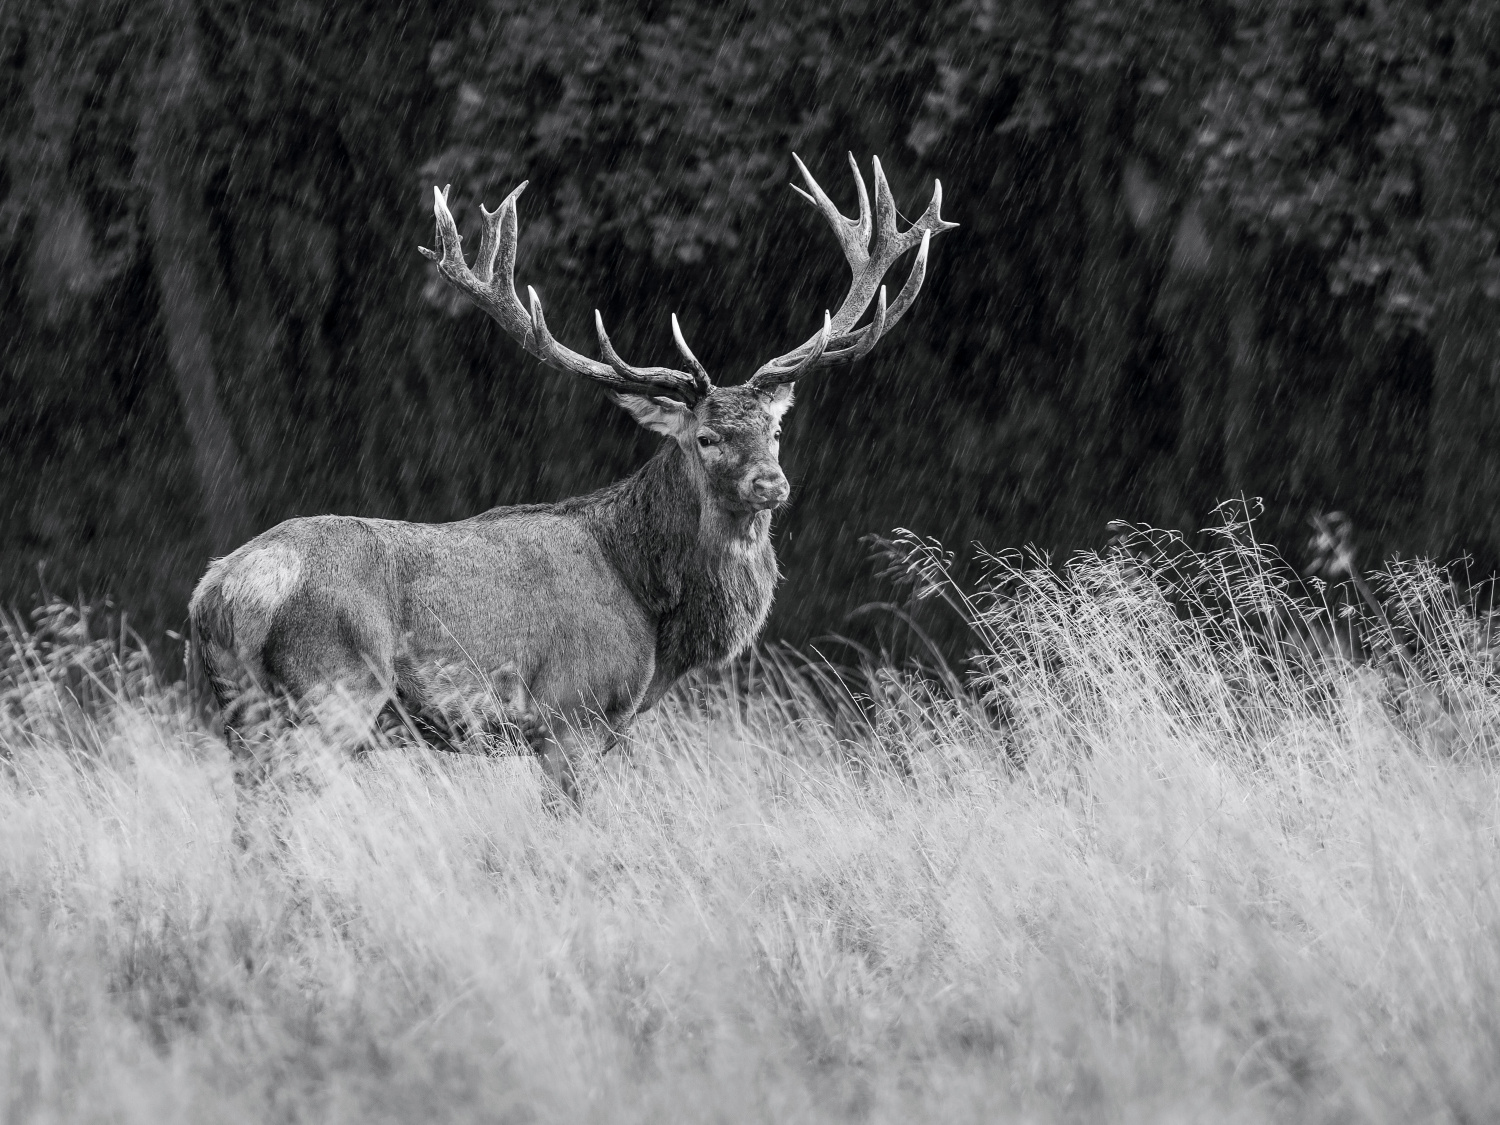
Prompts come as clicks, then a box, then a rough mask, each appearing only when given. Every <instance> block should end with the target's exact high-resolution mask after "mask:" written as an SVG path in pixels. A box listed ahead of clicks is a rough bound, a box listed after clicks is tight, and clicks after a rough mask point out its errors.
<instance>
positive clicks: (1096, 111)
mask: <svg viewBox="0 0 1500 1125" xmlns="http://www.w3.org/2000/svg"><path fill="white" fill-rule="evenodd" d="M1123 86H1124V76H1123V75H1122V74H1120V73H1118V72H1115V71H1109V72H1106V73H1104V74H1102V75H1100V76H1099V77H1098V79H1097V81H1096V82H1095V83H1093V85H1092V88H1091V89H1090V90H1089V93H1088V97H1087V101H1086V103H1085V104H1084V106H1083V107H1082V121H1081V123H1080V124H1081V142H1082V143H1081V146H1080V148H1081V151H1080V153H1079V170H1078V177H1079V194H1080V203H1081V205H1082V210H1083V216H1082V217H1083V221H1084V229H1085V238H1086V244H1085V247H1084V253H1083V261H1082V268H1081V270H1080V274H1079V281H1078V284H1079V294H1078V303H1077V308H1078V314H1077V317H1076V319H1075V331H1077V332H1078V333H1079V335H1080V336H1081V343H1082V356H1081V359H1082V364H1081V366H1082V370H1081V371H1080V372H1079V374H1078V377H1077V380H1076V382H1075V384H1074V396H1073V398H1074V402H1075V403H1076V406H1077V409H1078V411H1079V419H1078V420H1079V422H1080V423H1081V425H1080V427H1079V430H1080V432H1079V433H1078V435H1077V437H1076V439H1075V446H1074V448H1075V463H1074V468H1073V474H1072V480H1071V481H1070V482H1069V485H1070V487H1069V492H1070V494H1071V497H1072V499H1071V502H1070V503H1069V505H1068V508H1069V510H1070V511H1071V512H1073V513H1074V514H1075V519H1079V520H1081V521H1082V526H1080V527H1079V528H1078V529H1077V530H1078V531H1080V532H1083V533H1085V534H1087V532H1089V531H1097V530H1099V529H1100V527H1101V526H1102V521H1103V520H1105V519H1107V518H1109V516H1110V515H1112V514H1113V511H1112V509H1113V507H1114V506H1115V505H1117V504H1119V503H1120V502H1121V499H1122V498H1121V496H1120V495H1119V484H1120V481H1119V479H1118V478H1119V477H1120V466H1119V458H1118V457H1117V456H1115V455H1114V450H1113V448H1112V447H1113V445H1114V444H1115V442H1116V440H1117V438H1118V436H1119V430H1118V428H1119V426H1120V424H1121V418H1120V416H1119V410H1120V408H1121V405H1122V392H1123V390H1124V380H1125V366H1126V363H1127V362H1128V360H1129V358H1130V349H1131V335H1130V294H1129V286H1128V280H1129V272H1130V257H1129V255H1130V240H1131V231H1130V227H1129V223H1128V221H1127V219H1126V217H1125V214H1124V211H1123V207H1122V205H1121V199H1120V190H1121V179H1120V169H1121V165H1122V163H1123V161H1122V156H1123V151H1122V149H1123V146H1122V144H1121V140H1120V131H1119V128H1118V125H1119V120H1118V119H1119V110H1120V96H1121V91H1122V89H1123Z"/></svg>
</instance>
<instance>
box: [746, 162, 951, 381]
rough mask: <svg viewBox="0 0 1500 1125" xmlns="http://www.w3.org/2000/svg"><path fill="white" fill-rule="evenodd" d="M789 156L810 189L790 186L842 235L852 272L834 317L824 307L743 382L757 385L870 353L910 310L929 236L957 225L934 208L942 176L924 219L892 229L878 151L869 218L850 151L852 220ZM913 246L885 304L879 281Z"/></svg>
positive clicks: (862, 181) (892, 214) (923, 272)
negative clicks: (818, 319)
mask: <svg viewBox="0 0 1500 1125" xmlns="http://www.w3.org/2000/svg"><path fill="white" fill-rule="evenodd" d="M792 159H793V160H795V161H796V162H797V170H798V171H800V172H801V173H802V178H803V180H804V181H806V183H807V186H808V189H809V190H808V191H803V190H802V189H801V188H799V187H798V186H797V185H796V184H793V185H792V190H793V191H795V192H796V193H797V194H798V195H800V196H802V198H803V199H806V200H807V201H808V202H809V203H811V204H812V205H813V206H814V207H816V208H817V209H818V210H819V211H820V212H822V214H823V218H825V219H827V220H828V225H829V226H830V227H832V228H833V233H834V237H835V238H837V239H838V240H839V246H840V247H841V248H842V249H843V251H844V257H845V259H847V260H848V262H849V269H850V270H851V271H852V273H853V275H854V276H853V279H852V280H851V281H850V283H849V294H848V296H846V297H845V298H844V303H843V304H842V305H840V306H839V311H838V312H836V313H834V314H833V315H832V316H831V317H830V316H829V315H828V314H827V313H824V314H823V327H822V328H821V329H820V330H819V331H818V333H817V334H816V335H815V336H813V337H812V338H811V339H809V340H807V341H805V342H804V343H802V344H800V345H798V346H797V347H795V348H793V349H792V350H791V351H789V352H787V353H786V354H785V355H780V356H777V357H776V358H775V359H773V360H769V361H768V362H766V363H764V364H762V365H761V367H760V369H759V370H758V371H756V373H755V374H754V375H752V376H750V379H749V381H748V383H747V385H748V386H752V387H756V388H762V387H774V386H776V385H777V384H779V383H790V382H793V381H795V380H796V379H797V378H799V377H800V376H803V375H809V374H811V373H812V372H814V371H820V370H825V369H827V368H830V367H842V366H845V365H846V364H850V363H853V362H854V361H855V360H857V359H863V358H864V357H865V356H866V355H868V354H869V353H870V349H871V348H873V347H874V346H875V343H876V341H878V340H879V339H880V337H882V336H884V335H885V334H886V333H887V332H889V331H890V330H891V329H892V328H893V327H895V324H896V322H897V321H898V320H900V319H901V318H902V316H904V315H905V314H906V310H907V309H909V308H911V305H912V302H913V301H915V300H916V299H917V293H918V291H919V290H921V288H922V281H923V279H924V278H925V277H926V275H927V247H928V243H929V242H931V240H932V236H933V235H936V234H942V233H943V232H944V231H945V230H952V229H953V228H954V227H956V226H958V224H957V223H950V222H946V221H944V219H943V217H942V216H941V215H940V214H938V212H939V210H940V209H941V208H942V205H943V185H942V182H941V181H938V180H934V181H933V185H932V202H931V203H929V204H928V205H927V210H926V211H924V212H922V217H921V218H920V219H918V220H917V221H916V222H915V223H913V224H912V225H911V226H910V227H908V228H907V229H906V230H904V231H898V230H897V229H896V201H895V200H894V199H893V198H892V197H891V187H890V185H889V184H888V183H886V181H885V172H884V170H883V169H882V168H881V167H880V158H879V157H878V156H877V157H875V158H874V165H875V215H874V222H873V223H872V222H871V216H870V196H869V193H868V192H867V191H866V190H865V178H864V177H863V176H862V175H860V171H859V164H858V163H857V162H856V161H855V159H854V154H853V153H852V152H851V153H850V154H849V167H850V168H852V169H854V186H855V189H856V190H857V191H858V192H859V218H857V219H850V218H847V217H846V216H844V215H842V214H840V213H839V209H838V208H837V207H835V206H834V205H833V200H831V199H829V198H828V194H827V193H826V192H825V191H824V190H823V189H822V188H821V187H819V186H818V181H817V180H815V179H813V177H812V173H811V172H809V171H808V170H807V165H805V164H803V163H802V160H801V159H800V158H799V157H798V156H797V154H796V153H793V154H792ZM872 235H873V240H872ZM913 246H918V247H919V249H918V250H917V257H916V261H915V262H913V263H912V267H911V274H910V275H909V276H908V277H907V279H906V284H905V285H903V286H902V287H901V292H900V293H899V294H898V295H897V297H896V303H895V304H893V305H891V306H890V307H889V308H887V306H886V298H885V286H884V285H882V284H881V283H880V282H881V279H882V278H883V277H884V276H885V272H886V270H888V269H890V268H891V266H892V265H893V264H894V263H895V261H896V259H897V258H899V257H900V256H901V255H902V254H904V253H906V252H907V251H908V250H910V249H911V248H912V247H913ZM877 290H878V299H877ZM872 299H873V300H875V302H876V303H875V315H874V318H873V319H872V320H871V321H870V323H869V324H867V325H865V326H864V327H863V328H859V329H855V327H854V325H855V324H856V323H857V322H858V320H859V318H860V317H861V316H863V315H864V311H865V309H867V308H869V307H870V301H871V300H872Z"/></svg>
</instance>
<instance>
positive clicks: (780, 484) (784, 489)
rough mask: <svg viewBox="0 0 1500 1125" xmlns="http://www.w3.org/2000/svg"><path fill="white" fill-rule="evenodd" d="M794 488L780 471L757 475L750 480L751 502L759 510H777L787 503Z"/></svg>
mask: <svg viewBox="0 0 1500 1125" xmlns="http://www.w3.org/2000/svg"><path fill="white" fill-rule="evenodd" d="M791 492H792V486H791V485H789V484H788V483H787V480H786V474H785V473H783V472H782V471H781V470H780V469H776V470H774V471H771V472H762V473H757V474H756V475H755V476H754V477H753V478H751V480H750V497H749V498H750V500H751V501H752V502H753V503H754V504H755V506H756V507H757V508H775V507H778V506H779V505H781V504H783V503H785V502H786V498H787V497H788V496H790V495H791Z"/></svg>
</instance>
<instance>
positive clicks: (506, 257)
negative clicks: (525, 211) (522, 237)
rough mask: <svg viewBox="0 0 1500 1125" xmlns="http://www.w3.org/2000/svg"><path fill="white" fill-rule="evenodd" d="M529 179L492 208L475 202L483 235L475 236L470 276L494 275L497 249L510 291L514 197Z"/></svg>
mask: <svg viewBox="0 0 1500 1125" xmlns="http://www.w3.org/2000/svg"><path fill="white" fill-rule="evenodd" d="M530 182H531V181H530V180H522V181H521V182H520V184H518V185H517V186H516V188H515V190H514V191H512V192H511V193H510V194H509V195H507V196H506V197H505V198H504V199H502V200H501V201H500V206H499V207H496V208H495V209H494V210H493V211H486V210H485V207H484V204H483V203H481V204H480V205H479V214H480V215H481V216H483V218H484V235H483V236H482V237H481V238H480V240H479V256H478V257H477V258H475V259H474V276H475V277H477V278H479V280H480V281H483V282H486V283H488V282H489V280H490V279H491V278H492V277H493V276H494V272H495V256H496V254H497V253H498V254H499V256H500V276H501V277H504V278H506V279H508V280H509V281H510V283H511V291H512V292H514V291H515V276H516V235H517V228H518V225H519V224H518V223H517V221H516V200H517V199H519V198H520V197H521V193H522V192H523V191H525V190H526V185H527V184H529V183H530Z"/></svg>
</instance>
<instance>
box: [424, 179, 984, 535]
mask: <svg viewBox="0 0 1500 1125" xmlns="http://www.w3.org/2000/svg"><path fill="white" fill-rule="evenodd" d="M792 159H793V160H794V161H796V164H797V168H798V170H799V171H800V172H801V173H802V178H803V180H804V181H805V182H806V184H807V188H808V190H807V191H803V190H802V189H801V188H798V187H796V185H793V190H794V191H796V192H797V193H798V194H799V195H801V196H802V197H803V198H804V199H806V200H808V202H810V203H812V204H813V206H815V207H816V208H817V209H818V211H819V212H820V213H821V214H822V215H823V217H824V218H825V219H826V220H827V221H828V224H829V226H830V227H831V228H832V229H833V232H834V236H835V237H836V238H837V239H838V242H839V246H840V247H841V248H842V250H843V251H844V257H845V258H846V259H847V261H848V263H849V268H850V270H851V272H852V275H853V277H852V280H851V282H850V286H849V292H848V294H847V296H845V298H844V301H843V303H842V304H841V305H840V306H839V309H838V312H836V313H828V312H824V314H823V326H822V327H821V328H820V329H819V330H818V331H817V332H816V333H814V334H813V335H812V337H810V338H809V339H808V340H806V341H804V342H803V343H802V344H800V345H798V346H797V347H795V348H793V349H792V350H791V351H789V352H787V353H786V354H784V355H781V356H777V357H776V358H775V359H772V360H769V361H768V362H766V363H765V364H763V365H761V367H760V368H759V369H758V370H757V371H756V372H755V373H754V374H753V375H751V376H750V378H749V379H748V380H746V381H745V382H744V383H741V384H739V385H737V386H723V387H719V386H715V385H714V384H713V382H712V381H711V380H710V379H709V377H708V372H707V371H706V370H705V369H704V367H703V365H702V364H701V363H699V362H698V359H697V357H695V356H694V355H693V352H692V350H691V349H690V348H689V347H688V345H687V341H686V340H684V339H683V336H682V329H681V326H680V325H679V324H678V323H677V316H676V314H675V313H674V314H673V315H672V338H673V340H674V341H675V342H676V344H677V350H678V351H679V352H680V353H681V355H682V358H683V360H684V362H685V364H686V366H687V368H688V370H686V371H680V370H677V369H675V368H669V367H632V366H631V365H630V364H628V363H626V362H625V361H624V360H623V359H621V358H620V356H619V355H618V353H616V351H615V349H614V347H613V345H612V344H611V343H610V340H609V336H608V334H607V333H606V332H605V331H604V321H603V319H602V318H601V317H600V315H599V312H598V310H597V309H596V310H595V311H594V327H595V330H596V332H597V334H598V338H599V352H600V354H601V355H602V356H603V357H604V358H603V360H602V361H601V360H594V359H589V358H587V357H586V356H583V355H580V354H579V353H577V352H575V351H572V350H571V349H569V348H567V347H564V346H563V345H562V344H559V343H558V342H557V341H556V340H555V339H554V338H553V336H552V334H551V333H550V332H549V331H548V330H547V321H546V318H545V317H544V316H543V313H542V303H541V301H540V299H539V298H538V297H537V295H536V290H535V289H532V288H531V287H530V286H528V287H527V290H526V292H527V296H528V297H529V300H530V307H529V308H528V307H527V306H525V305H523V304H522V303H521V300H520V298H519V297H518V296H517V295H516V289H515V277H514V273H515V264H516V235H517V225H518V224H517V219H516V200H517V199H518V198H519V197H520V195H521V193H522V192H523V191H525V190H526V184H525V183H522V184H521V185H520V186H519V187H517V188H516V189H515V190H514V191H512V192H511V193H510V194H509V195H508V196H506V197H505V199H504V200H503V201H502V202H501V204H500V206H499V207H498V208H497V209H495V210H494V211H488V210H486V209H485V208H484V207H483V205H481V206H480V209H479V210H480V214H481V215H482V216H483V217H484V233H483V235H482V236H481V239H480V243H479V254H478V256H477V258H476V259H475V262H474V266H473V268H472V269H471V268H470V267H469V266H468V264H467V263H466V261H465V260H464V255H463V250H462V248H461V247H460V242H461V236H460V235H459V233H458V226H457V224H456V223H455V222H454V220H453V215H452V213H451V212H450V211H449V210H448V189H447V188H441V189H438V188H434V189H433V194H434V197H435V198H434V204H433V211H434V214H435V215H436V217H437V241H438V245H439V246H440V247H441V252H438V251H433V250H429V249H427V248H426V247H420V249H421V252H422V253H423V254H424V255H426V256H427V257H428V258H429V259H431V260H432V261H434V262H436V263H437V264H438V270H439V271H440V272H441V273H442V275H443V277H444V278H446V279H447V280H448V281H449V282H450V283H451V284H452V285H453V286H454V287H455V288H457V289H458V290H459V291H460V292H461V293H463V294H464V295H465V296H467V297H468V298H469V299H470V300H471V301H473V302H474V303H475V304H476V305H478V306H479V307H480V308H481V309H483V310H484V311H485V312H487V313H488V314H489V315H490V316H491V317H493V318H494V319H495V320H496V321H497V322H499V324H500V326H501V327H502V328H504V329H505V331H506V332H507V333H508V334H509V335H510V336H511V337H512V338H513V339H514V340H515V341H516V342H517V343H519V344H520V345H521V346H522V347H523V348H524V349H525V350H526V351H528V352H529V353H531V354H532V355H534V356H536V358H537V359H539V360H541V361H542V362H543V363H545V364H547V365H548V366H549V367H554V368H558V369H559V370H563V371H570V372H572V373H573V374H576V375H582V376H585V377H586V378H589V379H592V380H593V381H594V382H596V383H598V384H600V385H601V386H603V387H605V388H606V389H607V390H608V391H609V393H610V395H611V397H612V398H613V399H614V400H615V402H616V403H618V404H619V405H621V406H623V407H624V408H625V409H626V410H628V411H629V412H630V414H631V415H632V416H633V417H634V418H635V420H636V421H637V422H638V423H640V424H641V425H642V426H645V427H646V428H647V429H648V430H652V431H654V432H656V433H659V434H662V435H663V436H665V437H669V438H671V439H672V440H673V441H675V442H676V443H677V444H678V445H679V446H680V447H681V448H682V450H683V453H684V456H685V459H686V461H687V463H688V465H689V468H690V471H691V472H692V473H693V475H694V477H695V479H696V480H697V481H699V483H700V490H701V492H702V493H703V495H704V497H705V498H706V499H708V500H710V501H711V502H712V503H713V505H714V506H715V507H717V508H718V509H719V510H720V511H723V512H725V513H728V514H731V515H751V514H754V513H756V512H760V511H764V510H767V509H770V508H775V507H777V506H778V505H780V504H782V503H783V502H784V501H785V500H786V498H787V494H788V492H789V488H788V485H787V481H786V476H785V475H784V474H783V473H782V471H781V466H780V464H779V461H778V458H779V455H780V439H781V420H782V417H783V416H784V415H785V414H786V412H787V410H788V409H789V408H790V407H791V405H792V391H793V384H794V383H795V382H796V380H797V379H799V378H804V377H807V376H809V375H812V374H813V373H815V372H817V371H822V370H826V369H829V368H834V367H844V366H847V365H849V364H852V363H853V362H854V361H855V360H858V359H861V358H863V357H864V356H866V355H868V354H869V353H870V350H871V349H872V348H873V347H874V346H875V344H876V342H877V341H878V340H879V339H880V338H881V337H882V336H883V335H885V333H887V332H888V331H890V330H891V328H893V327H894V326H895V324H896V322H897V321H898V320H900V319H901V317H902V316H903V315H905V313H906V311H907V309H909V308H910V307H911V305H912V302H913V301H915V300H916V297H917V293H918V292H919V291H920V290H921V288H922V280H923V278H924V277H925V276H926V272H927V252H928V245H929V243H930V241H931V239H932V236H933V235H935V234H941V233H942V232H943V231H945V230H952V229H953V228H954V227H956V226H957V225H958V224H957V223H950V222H945V221H944V220H943V219H942V217H941V216H940V215H939V210H940V208H941V206H942V201H943V186H942V184H941V183H940V182H937V181H934V183H933V193H932V201H931V202H930V203H929V204H928V205H927V210H926V211H924V212H923V213H922V216H921V218H919V219H918V220H917V221H916V222H915V223H913V224H912V225H911V226H910V227H908V228H907V229H906V230H904V231H898V230H897V229H896V204H895V200H894V199H893V198H892V196H891V189H890V185H889V184H888V183H886V178H885V172H884V171H883V170H882V169H881V167H880V160H879V158H876V159H875V160H874V168H875V208H874V214H873V216H872V214H871V210H870V196H869V193H868V191H867V190H866V187H865V181H864V177H863V176H862V175H860V171H859V165H858V164H857V163H856V162H855V159H854V156H853V154H851V155H850V156H849V165H850V167H851V168H852V169H853V170H854V182H855V188H856V190H857V192H858V197H859V217H858V218H855V219H850V218H846V217H845V216H844V215H842V214H841V213H840V212H839V210H838V208H837V207H835V206H834V205H833V202H832V201H831V200H830V199H829V198H828V195H827V194H826V193H825V192H824V191H823V189H822V188H821V187H819V186H818V183H817V181H816V180H814V179H813V177H812V173H810V172H809V171H808V170H807V167H806V165H804V164H803V163H802V161H801V160H800V159H799V158H798V157H797V156H796V154H793V156H792ZM913 248H916V250H917V256H916V259H915V261H914V263H913V265H912V270H911V274H910V275H909V276H908V277H907V280H906V284H905V285H904V286H902V288H901V292H900V294H898V295H897V297H896V300H895V303H894V304H889V305H888V304H887V301H886V290H885V286H884V285H882V284H881V281H882V279H883V277H884V276H885V273H886V271H887V270H888V269H890V267H891V266H892V265H893V264H894V263H895V261H896V259H897V258H899V257H900V256H901V255H902V254H904V253H906V252H907V251H908V250H911V249H913ZM872 300H873V301H875V312H874V315H873V316H872V318H871V320H870V322H869V323H867V324H865V325H864V326H863V327H858V328H856V327H855V325H856V324H857V322H858V321H859V319H860V317H861V316H863V315H864V313H865V310H866V309H868V308H869V307H870V303H871V301H872Z"/></svg>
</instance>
